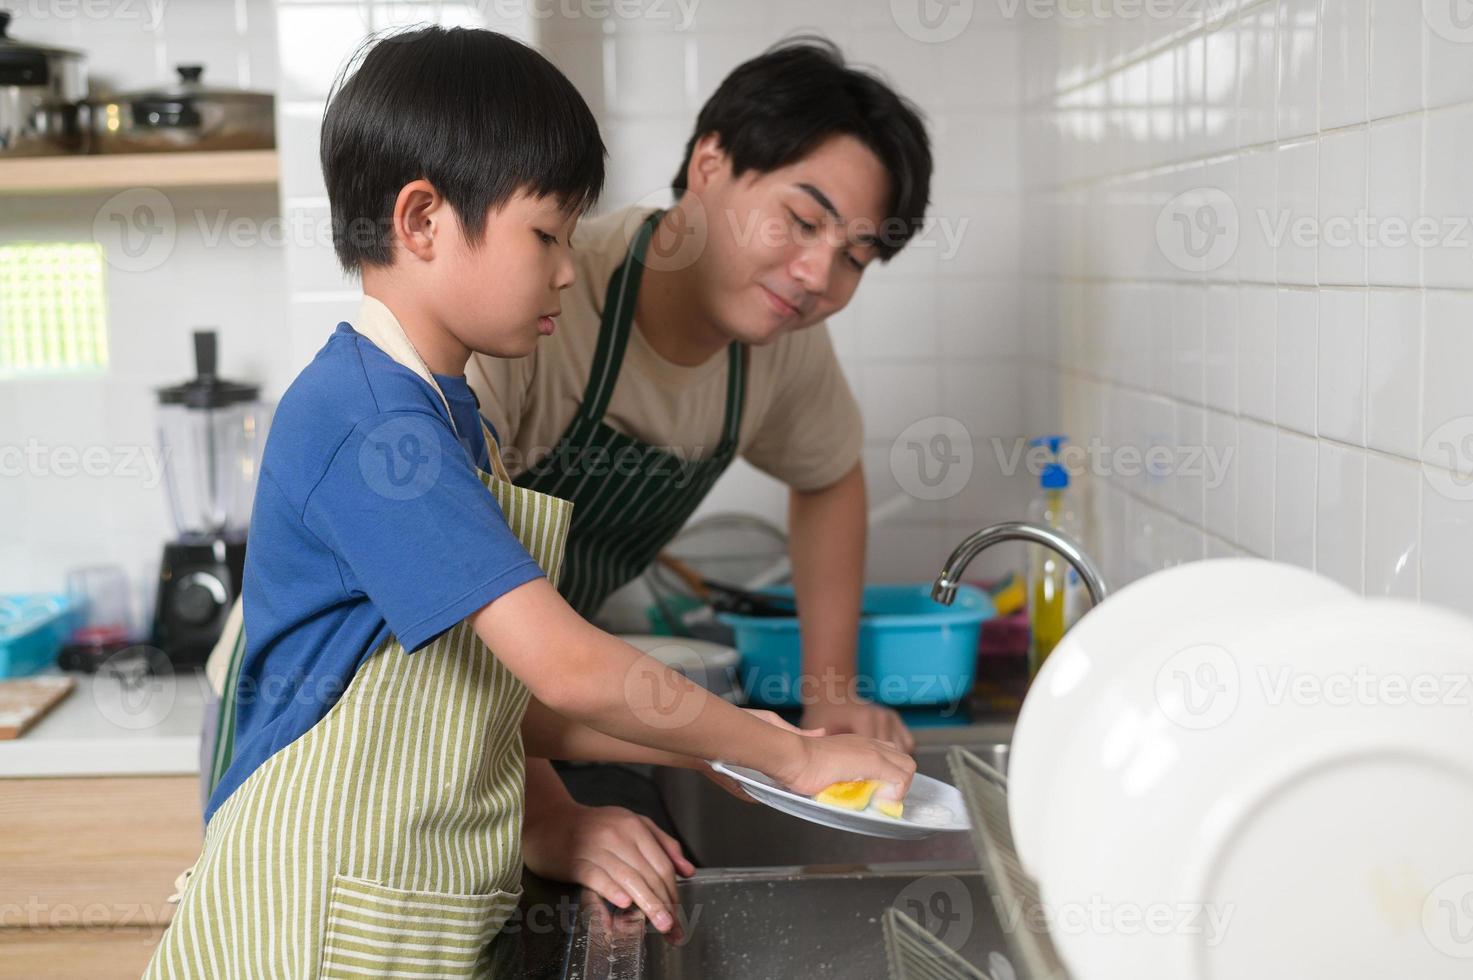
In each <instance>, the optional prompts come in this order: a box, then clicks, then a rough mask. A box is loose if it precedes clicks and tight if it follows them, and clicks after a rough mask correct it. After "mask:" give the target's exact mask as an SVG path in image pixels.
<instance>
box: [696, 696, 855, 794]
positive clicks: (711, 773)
mask: <svg viewBox="0 0 1473 980" xmlns="http://www.w3.org/2000/svg"><path fill="white" fill-rule="evenodd" d="M742 710H743V711H745V712H746V713H747V714H749V715H751V716H752V717H753V718H756V719H758V720H760V721H765V722H767V723H768V724H769V725H773V726H775V727H777V728H782V729H785V730H786V731H790V732H796V733H798V734H799V735H810V736H815V737H816V736H820V735H824V734H827V733H826V732H825V731H824V730H823V729H822V728H799V727H797V726H796V725H791V724H789V723H788V722H786V721H784V720H783V718H782V716H781V715H779V714H778V713H777V712H775V711H766V710H764V709H762V708H743V709H742ZM697 771H698V772H699V773H700V774H701V775H703V776H705V777H706V778H707V779H709V780H711V782H713V783H715V784H716V785H717V786H720V787H721V788H722V789H724V790H726V791H727V792H728V793H730V794H731V795H732V796H735V797H736V798H737V799H739V800H741V801H742V802H743V803H756V802H757V801H756V800H754V799H752V797H750V796H748V795H747V792H746V790H744V789H742V784H741V783H739V782H737V781H736V780H735V779H732V778H731V777H730V776H724V775H722V774H721V773H719V772H717V771H716V770H715V769H712V768H711V767H710V766H707V765H701V766H698V767H697Z"/></svg>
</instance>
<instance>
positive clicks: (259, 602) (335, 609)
mask: <svg viewBox="0 0 1473 980" xmlns="http://www.w3.org/2000/svg"><path fill="white" fill-rule="evenodd" d="M435 380H436V381H437V382H438V383H439V385H440V388H441V390H442V391H443V392H444V393H445V398H446V400H447V401H448V402H449V403H450V408H451V413H452V415H453V417H454V419H455V428H454V429H452V428H451V424H450V418H448V417H447V416H446V414H445V406H444V404H443V403H442V402H441V401H440V398H439V396H438V395H436V394H435V391H434V389H433V388H431V387H430V386H429V385H428V384H426V383H425V382H424V380H423V379H421V378H420V377H418V376H417V375H415V374H414V372H412V371H410V370H409V369H408V368H406V367H404V366H402V365H400V364H398V363H396V362H395V361H393V360H392V359H391V358H390V357H389V356H388V355H387V354H385V353H384V352H383V351H382V350H380V349H379V348H378V347H377V346H375V345H374V344H373V343H372V342H371V341H369V340H368V339H367V338H366V337H363V336H361V335H359V334H358V333H357V332H355V331H354V330H353V328H352V327H351V326H349V325H348V324H346V323H341V324H338V328H337V330H336V332H334V333H333V335H332V337H331V338H329V340H328V342H327V344H326V345H325V346H324V347H323V348H322V350H321V351H319V352H318V354H317V356H316V357H315V358H314V359H313V361H312V363H311V364H309V365H308V366H307V368H306V369H305V370H303V371H302V373H301V374H300V375H299V376H298V377H297V379H296V380H295V381H294V382H292V385H291V387H290V388H288V389H287V391H286V394H285V395H284V396H282V399H281V403H280V405H278V406H277V410H276V415H275V418H274V419H273V421H272V424H271V433H270V435H269V437H268V438H267V441H266V451H265V455H264V458H263V460H262V463H261V473H260V478H259V481H258V483H257V488H256V502H255V509H254V511H253V512H252V515H251V529H250V538H249V541H248V544H247V548H246V565H245V580H244V584H243V587H242V593H243V596H244V603H245V626H246V630H245V633H246V651H245V657H244V660H243V661H242V663H241V670H240V680H239V684H238V686H237V687H236V731H235V749H234V757H233V758H232V760H231V763H230V766H229V768H227V769H226V771H225V774H224V776H223V777H222V778H221V781H220V784H219V786H217V787H216V788H215V792H214V793H213V794H212V795H211V797H210V801H209V805H208V806H207V807H206V808H205V819H206V820H208V819H209V818H210V817H211V816H212V815H213V814H214V812H215V810H216V808H218V807H219V806H220V804H221V803H223V802H224V801H225V800H226V799H227V798H228V797H229V796H230V794H231V793H232V792H234V791H235V789H236V788H237V787H238V786H240V784H241V783H242V782H244V781H245V779H246V778H247V777H248V776H249V775H250V774H251V773H252V772H254V771H255V770H256V769H257V768H258V767H259V766H260V765H261V764H262V763H264V762H265V761H266V760H267V759H268V758H270V757H271V756H272V755H273V754H275V753H276V752H277V751H278V750H280V749H282V748H283V747H285V746H287V745H289V744H291V743H292V742H293V741H295V740H296V739H298V738H300V737H301V736H302V735H303V734H305V733H306V732H307V731H308V729H310V728H312V726H314V725H316V724H317V722H319V721H321V720H322V718H323V716H324V715H326V714H327V712H328V710H329V709H330V708H331V707H332V706H333V705H334V704H335V703H337V700H338V698H339V697H341V695H342V693H343V691H344V690H345V689H346V688H347V686H348V684H349V683H350V682H351V681H352V679H353V675H354V674H355V673H356V672H357V670H358V667H359V665H360V664H361V663H362V662H363V660H364V658H366V657H367V656H368V655H369V654H370V653H372V652H373V651H374V650H375V649H377V648H378V646H379V645H380V644H381V643H382V642H383V641H384V640H385V639H387V638H388V637H389V636H391V635H392V636H394V637H397V638H398V640H399V642H400V643H401V644H403V646H404V649H405V650H407V651H410V652H411V653H412V652H413V651H415V650H418V649H420V648H421V647H423V646H425V645H426V644H428V643H429V642H430V641H432V640H433V639H435V637H437V636H439V635H440V634H441V633H443V632H445V631H446V630H447V629H450V628H451V627H452V626H455V625H456V624H457V623H459V622H461V621H462V620H464V619H465V618H466V617H467V616H469V615H471V614H472V613H474V612H475V611H477V610H478V609H480V608H481V607H482V606H485V605H486V604H487V603H489V602H491V601H492V600H493V599H495V598H497V597H498V596H500V595H503V594H504V593H506V592H509V591H510V590H512V589H514V588H516V587H517V586H519V585H522V584H524V583H526V582H528V581H530V580H531V579H534V578H537V577H538V576H540V575H542V574H543V573H542V570H541V569H540V568H538V566H537V563H536V562H535V561H534V560H533V559H532V556H531V555H530V554H528V553H527V550H526V548H524V547H523V546H522V544H521V542H520V541H518V540H517V538H516V537H515V535H513V534H512V532H511V528H509V527H508V526H507V523H506V518H505V516H504V515H503V514H502V512H501V508H500V507H498V506H497V504H496V500H495V498H493V497H492V496H491V493H490V492H489V491H488V490H487V489H486V487H485V485H484V484H482V483H481V480H480V477H479V476H478V475H477V473H476V470H477V468H478V467H479V468H481V469H483V470H487V469H489V451H488V448H487V446H486V440H485V437H484V434H483V433H482V431H481V417H480V413H479V410H478V408H477V403H476V398H475V395H474V394H472V393H471V389H470V386H469V385H468V384H466V381H465V378H463V377H458V378H452V377H444V376H441V375H436V376H435ZM457 432H458V433H459V437H458V438H457Z"/></svg>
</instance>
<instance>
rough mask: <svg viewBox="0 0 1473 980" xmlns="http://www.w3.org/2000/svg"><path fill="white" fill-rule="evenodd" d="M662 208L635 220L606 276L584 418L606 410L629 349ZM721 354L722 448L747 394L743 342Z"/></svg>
mask: <svg viewBox="0 0 1473 980" xmlns="http://www.w3.org/2000/svg"><path fill="white" fill-rule="evenodd" d="M664 213H665V212H663V211H654V212H652V213H651V214H650V215H649V217H647V218H645V220H644V221H643V222H641V223H640V226H639V230H638V231H637V232H636V233H635V235H634V240H633V241H632V242H631V243H630V245H629V254H628V255H626V256H625V257H624V261H623V262H622V263H620V265H619V267H618V268H617V269H615V270H614V274H613V276H611V277H610V278H609V286H608V291H607V292H606V293H605V295H604V311H603V316H602V319H601V321H600V324H599V331H598V346H597V348H595V350H594V352H593V367H592V369H591V370H590V371H589V374H588V386H587V388H585V389H584V392H583V405H582V408H581V409H580V410H579V414H580V415H581V416H582V417H583V419H584V421H587V422H601V421H603V417H604V416H605V415H606V414H607V413H608V409H609V401H610V400H611V399H612V398H613V397H614V386H615V385H616V384H617V383H618V381H619V369H620V367H621V366H622V365H623V363H624V353H625V351H627V350H628V348H629V331H630V329H631V328H632V327H633V325H634V308H635V306H636V302H635V301H636V300H637V299H638V297H639V282H640V278H641V276H642V274H643V270H644V257H645V254H646V253H647V252H648V251H649V245H650V239H652V238H653V237H654V233H655V227H656V226H657V225H658V224H659V223H660V218H661V217H662V216H663V215H664ZM726 358H727V371H726V417H725V420H724V422H723V423H722V429H721V446H722V448H723V449H725V448H727V447H729V446H734V445H735V444H736V441H737V437H738V435H739V433H740V431H741V425H742V408H743V406H744V405H745V403H746V396H747V346H746V345H745V344H743V343H741V342H740V341H735V340H734V341H732V342H731V345H730V346H729V347H728V348H727V355H726Z"/></svg>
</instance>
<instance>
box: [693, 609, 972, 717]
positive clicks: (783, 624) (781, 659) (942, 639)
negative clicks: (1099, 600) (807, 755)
mask: <svg viewBox="0 0 1473 980" xmlns="http://www.w3.org/2000/svg"><path fill="white" fill-rule="evenodd" d="M764 591H766V592H768V593H769V594H771V595H780V596H791V595H792V594H793V593H792V590H791V589H768V590H764ZM864 611H865V613H866V614H867V615H866V616H865V617H864V618H863V619H862V620H860V625H859V662H858V669H859V674H858V679H857V682H858V686H859V692H860V693H861V694H862V695H864V696H865V697H868V698H870V699H872V700H875V701H879V702H880V703H882V704H889V705H922V704H953V703H955V702H957V701H959V700H961V698H963V697H965V696H966V694H967V693H968V692H969V691H971V689H972V680H973V678H974V676H975V674H976V670H977V640H978V638H979V636H980V634H981V631H982V624H983V622H985V621H986V620H988V619H991V618H992V617H993V616H994V615H995V614H996V611H995V610H994V609H993V606H992V599H991V598H989V597H988V595H987V593H985V592H983V591H982V590H981V589H977V588H973V587H972V586H967V585H964V586H962V587H960V588H959V589H957V593H956V602H955V604H953V605H950V606H943V605H942V604H941V603H939V602H936V601H934V600H933V599H932V598H931V583H930V582H926V583H923V584H919V585H869V586H866V587H865V589H864ZM717 618H718V619H720V620H721V621H722V622H723V623H726V624H727V625H729V626H730V627H731V628H732V629H733V630H734V631H735V633H736V647H737V651H738V652H739V653H740V654H741V655H742V665H741V674H742V687H743V689H744V690H745V691H746V695H747V700H748V702H749V703H751V704H760V705H765V706H767V707H774V708H788V707H795V706H798V705H801V704H803V703H804V702H805V701H813V700H815V699H821V698H822V697H823V696H824V694H825V692H826V691H827V690H828V689H829V688H830V687H832V686H833V684H832V683H831V682H829V683H826V682H825V679H824V678H822V677H818V678H804V679H802V680H801V681H800V680H799V675H800V667H801V664H802V649H801V646H800V644H799V641H798V620H797V619H796V618H795V617H791V616H787V617H762V616H735V615H730V614H722V615H720V616H718V617H717Z"/></svg>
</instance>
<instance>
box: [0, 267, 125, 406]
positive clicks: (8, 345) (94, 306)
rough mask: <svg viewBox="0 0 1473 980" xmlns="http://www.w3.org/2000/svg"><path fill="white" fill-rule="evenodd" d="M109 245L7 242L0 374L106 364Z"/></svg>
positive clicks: (0, 288)
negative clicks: (105, 253) (106, 255)
mask: <svg viewBox="0 0 1473 980" xmlns="http://www.w3.org/2000/svg"><path fill="white" fill-rule="evenodd" d="M103 264H104V260H103V256H102V246H100V245H98V244H96V243H94V242H21V243H14V244H8V245H0V377H17V376H23V375H31V374H53V373H73V372H90V371H102V370H105V369H106V368H107V304H106V302H105V300H104V294H103Z"/></svg>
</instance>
